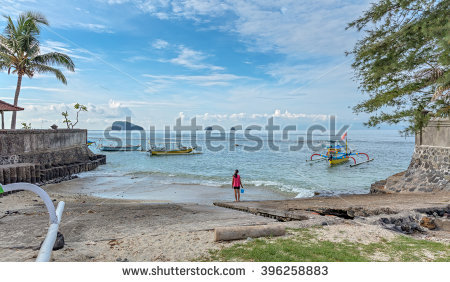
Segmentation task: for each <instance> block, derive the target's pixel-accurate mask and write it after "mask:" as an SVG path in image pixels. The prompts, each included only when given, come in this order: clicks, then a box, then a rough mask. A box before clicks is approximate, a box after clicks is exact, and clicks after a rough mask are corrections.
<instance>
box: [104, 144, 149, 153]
mask: <svg viewBox="0 0 450 282" xmlns="http://www.w3.org/2000/svg"><path fill="white" fill-rule="evenodd" d="M140 147H141V145H125V146H104V145H100V146H99V149H100V150H101V151H106V152H118V151H137V150H138V149H139V148H140Z"/></svg>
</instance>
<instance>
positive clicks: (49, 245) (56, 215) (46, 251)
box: [0, 182, 65, 262]
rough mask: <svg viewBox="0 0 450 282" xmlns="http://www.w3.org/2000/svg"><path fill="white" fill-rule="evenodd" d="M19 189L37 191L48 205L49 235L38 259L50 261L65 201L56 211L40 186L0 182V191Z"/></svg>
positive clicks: (59, 204) (60, 203)
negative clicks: (3, 183) (2, 183)
mask: <svg viewBox="0 0 450 282" xmlns="http://www.w3.org/2000/svg"><path fill="white" fill-rule="evenodd" d="M17 190H27V191H31V192H34V193H36V194H37V195H38V196H39V197H41V199H42V200H43V201H44V203H45V206H46V207H47V210H48V213H49V215H50V227H49V228H48V231H47V236H46V237H45V240H44V242H43V243H42V246H41V249H40V250H39V254H38V256H37V258H36V261H39V262H44V261H50V257H51V255H52V251H53V246H54V245H55V241H56V237H57V235H58V228H59V224H60V223H61V217H62V213H63V211H64V205H65V203H64V202H63V201H61V202H59V203H58V207H57V208H56V211H55V206H54V205H53V202H52V200H51V199H50V197H49V196H48V194H47V193H46V192H45V191H44V190H43V189H42V188H40V187H39V186H37V185H34V184H30V183H25V182H19V183H12V184H8V185H4V186H2V185H1V183H0V193H3V192H11V191H17Z"/></svg>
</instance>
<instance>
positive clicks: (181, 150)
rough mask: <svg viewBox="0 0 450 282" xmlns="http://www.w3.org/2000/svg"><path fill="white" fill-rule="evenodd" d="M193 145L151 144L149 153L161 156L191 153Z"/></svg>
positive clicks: (192, 152)
mask: <svg viewBox="0 0 450 282" xmlns="http://www.w3.org/2000/svg"><path fill="white" fill-rule="evenodd" d="M194 149H195V148H193V147H185V146H181V145H179V144H178V145H173V144H172V145H169V148H166V147H165V146H163V147H155V146H152V147H151V149H150V151H149V152H150V155H152V156H162V155H191V154H192V155H193V154H195V152H194Z"/></svg>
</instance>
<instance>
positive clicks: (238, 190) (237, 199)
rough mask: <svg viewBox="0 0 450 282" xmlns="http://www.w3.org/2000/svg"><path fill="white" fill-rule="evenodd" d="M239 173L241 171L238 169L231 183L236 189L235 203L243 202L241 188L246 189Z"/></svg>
mask: <svg viewBox="0 0 450 282" xmlns="http://www.w3.org/2000/svg"><path fill="white" fill-rule="evenodd" d="M238 173H239V170H237V169H236V170H235V172H234V175H233V181H232V182H231V185H232V186H233V189H234V198H235V202H240V201H241V187H242V188H244V186H243V185H242V181H241V176H240V175H239V174H238Z"/></svg>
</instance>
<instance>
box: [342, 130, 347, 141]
mask: <svg viewBox="0 0 450 282" xmlns="http://www.w3.org/2000/svg"><path fill="white" fill-rule="evenodd" d="M345 138H347V131H346V132H345V133H344V134H342V136H341V140H342V141H344V139H345Z"/></svg>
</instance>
